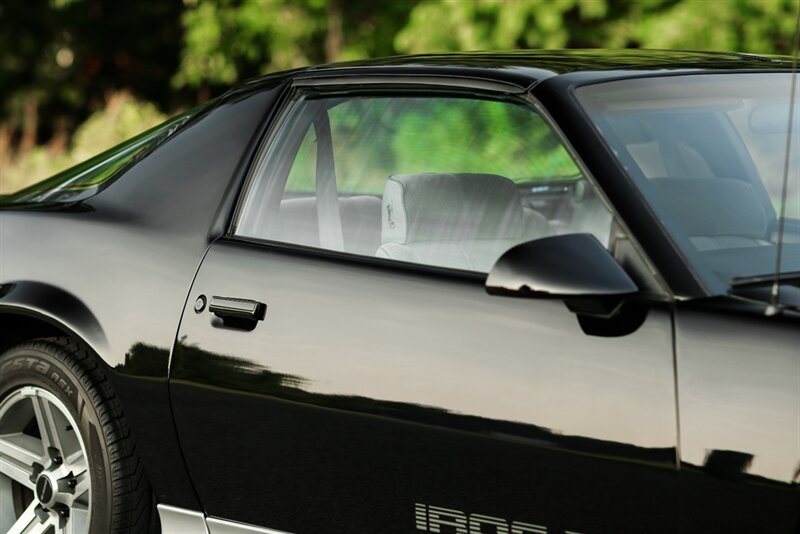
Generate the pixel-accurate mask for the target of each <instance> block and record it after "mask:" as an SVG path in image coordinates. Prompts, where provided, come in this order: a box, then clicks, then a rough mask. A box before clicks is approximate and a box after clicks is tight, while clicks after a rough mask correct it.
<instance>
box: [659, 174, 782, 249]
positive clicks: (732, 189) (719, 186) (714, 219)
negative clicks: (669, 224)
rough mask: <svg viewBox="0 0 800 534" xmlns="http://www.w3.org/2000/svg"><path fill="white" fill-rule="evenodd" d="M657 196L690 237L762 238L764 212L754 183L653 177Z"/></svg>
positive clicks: (733, 180)
mask: <svg viewBox="0 0 800 534" xmlns="http://www.w3.org/2000/svg"><path fill="white" fill-rule="evenodd" d="M649 183H650V185H651V186H652V187H653V189H654V190H655V192H656V195H657V196H658V199H659V200H660V201H661V202H662V203H663V204H664V206H665V207H666V208H667V209H668V210H669V211H670V214H671V215H672V216H673V217H674V218H675V219H676V220H677V221H678V223H679V224H680V225H681V227H682V228H683V231H684V232H685V233H686V235H687V236H689V237H695V236H745V237H752V238H756V239H758V238H763V237H764V236H765V234H766V233H767V214H766V213H765V211H764V207H763V206H762V205H761V201H760V200H759V199H758V195H756V192H755V190H754V189H753V186H751V185H750V184H748V183H747V182H743V181H741V180H735V179H732V178H654V179H652V180H650V181H649Z"/></svg>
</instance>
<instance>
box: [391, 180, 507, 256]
mask: <svg viewBox="0 0 800 534" xmlns="http://www.w3.org/2000/svg"><path fill="white" fill-rule="evenodd" d="M522 218H523V210H522V203H521V202H520V198H519V193H518V192H517V187H516V186H515V185H514V182H512V181H511V180H509V179H508V178H504V177H502V176H497V175H494V174H468V173H460V174H436V173H424V174H396V175H394V176H390V177H389V180H388V181H387V182H386V186H385V189H384V192H383V206H382V233H381V240H382V242H383V243H411V242H419V241H458V240H467V239H514V238H517V237H518V234H519V233H520V232H521V228H522V227H523V224H522Z"/></svg>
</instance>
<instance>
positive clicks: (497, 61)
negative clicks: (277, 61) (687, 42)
mask: <svg viewBox="0 0 800 534" xmlns="http://www.w3.org/2000/svg"><path fill="white" fill-rule="evenodd" d="M792 62H793V59H792V58H791V57H788V56H764V55H755V54H740V53H731V52H697V51H675V50H645V49H621V50H607V49H585V50H514V51H505V52H460V53H448V54H423V55H414V56H392V57H386V58H377V59H367V60H362V61H351V62H345V63H331V64H327V65H318V66H313V67H307V68H304V69H298V70H297V71H293V74H295V75H297V76H298V77H310V76H314V77H317V76H338V75H359V74H361V75H364V74H370V75H373V74H387V75H392V74H403V75H415V74H426V75H441V76H465V77H470V78H485V79H492V80H497V81H503V82H506V83H511V84H514V85H518V86H520V87H528V86H530V85H532V84H534V83H536V82H540V81H542V80H545V79H547V78H551V77H553V76H557V75H560V74H569V73H576V72H583V73H597V75H598V76H600V75H603V76H607V75H613V74H614V73H616V74H617V75H622V74H625V73H627V74H633V73H635V72H642V73H644V72H649V73H654V72H668V71H686V72H691V71H699V70H706V71H708V70H745V71H752V70H786V69H790V68H791V67H792ZM267 79H270V80H274V76H267V77H265V78H260V79H259V80H253V82H256V83H258V82H259V81H260V80H263V81H266V80H267ZM251 83H252V82H251ZM247 85H249V84H247Z"/></svg>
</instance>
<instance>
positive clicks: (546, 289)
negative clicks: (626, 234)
mask: <svg viewBox="0 0 800 534" xmlns="http://www.w3.org/2000/svg"><path fill="white" fill-rule="evenodd" d="M486 291H487V292H488V293H489V294H491V295H506V296H514V297H529V298H559V299H564V302H565V303H566V305H567V307H568V308H569V309H570V310H571V311H573V312H575V313H578V314H581V315H588V316H593V317H611V316H613V315H614V314H615V313H616V312H617V311H618V310H619V309H620V307H621V306H622V304H623V302H625V300H626V299H627V298H628V297H631V296H633V295H635V294H636V293H638V291H639V289H638V288H637V287H636V284H635V283H634V282H633V280H631V278H630V277H629V276H628V274H627V273H626V272H625V271H624V270H623V269H622V267H621V266H620V265H619V263H617V261H616V260H615V259H614V257H613V256H612V255H611V253H609V252H608V250H606V248H605V247H604V246H603V245H602V244H601V243H600V242H599V241H598V240H597V238H595V237H594V236H593V235H591V234H566V235H558V236H553V237H545V238H542V239H536V240H534V241H528V242H527V243H523V244H521V245H517V246H516V247H514V248H512V249H510V250H508V251H506V253H505V254H503V255H502V256H501V257H500V259H499V260H497V263H495V265H494V267H493V268H492V270H491V271H490V272H489V277H488V278H487V279H486Z"/></svg>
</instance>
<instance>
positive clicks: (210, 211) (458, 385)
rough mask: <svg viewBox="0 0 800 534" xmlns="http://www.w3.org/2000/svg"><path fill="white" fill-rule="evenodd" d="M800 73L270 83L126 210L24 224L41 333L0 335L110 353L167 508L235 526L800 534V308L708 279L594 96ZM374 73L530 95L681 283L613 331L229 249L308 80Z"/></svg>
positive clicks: (445, 291) (23, 271) (548, 70)
mask: <svg viewBox="0 0 800 534" xmlns="http://www.w3.org/2000/svg"><path fill="white" fill-rule="evenodd" d="M789 66H790V63H789V61H788V60H785V59H773V58H761V57H755V56H746V55H737V54H709V53H671V52H670V53H668V52H652V51H650V52H644V51H624V52H613V51H612V52H609V51H561V52H547V53H545V52H524V53H507V54H453V55H433V56H418V57H412V58H388V59H385V60H377V61H371V62H360V63H352V64H340V65H329V66H322V67H315V68H311V69H306V70H302V71H297V72H294V73H287V74H286V75H285V76H283V75H282V76H277V77H270V78H266V79H261V80H255V81H253V82H250V83H248V84H246V85H245V86H243V87H242V88H240V89H237V90H235V91H233V92H231V93H230V94H228V95H226V96H225V97H223V98H221V99H220V100H219V101H218V102H216V103H215V105H213V106H212V107H210V108H209V109H208V110H207V111H206V112H205V113H204V114H203V115H202V116H201V117H198V118H197V119H195V120H193V121H192V122H191V123H189V124H187V125H186V126H184V127H183V128H182V130H181V131H179V132H178V133H177V134H176V135H175V137H174V138H172V139H170V140H169V141H168V142H166V143H165V144H164V145H162V146H161V147H159V148H158V149H157V150H156V151H154V152H153V153H152V154H151V155H149V156H148V157H146V158H145V159H144V160H142V161H141V162H139V163H138V164H137V165H136V166H134V167H133V168H132V169H131V170H129V171H128V172H127V174H126V175H125V176H123V177H122V178H121V179H120V180H119V181H117V182H115V183H114V184H113V185H111V186H110V187H109V188H108V189H107V190H105V191H103V192H102V193H101V194H99V195H98V196H96V197H94V198H92V199H90V200H88V201H86V202H84V203H81V204H78V205H72V206H62V207H58V208H54V209H44V210H43V209H39V210H31V209H28V210H22V209H17V210H10V211H2V212H0V313H2V314H5V315H4V316H3V317H2V318H0V320H2V321H3V324H5V325H9V324H11V325H14V331H13V332H10V331H9V328H3V329H2V334H1V335H0V345H2V346H3V347H6V346H8V345H10V344H12V343H13V342H14V341H15V340H16V339H19V338H20V336H27V335H35V334H36V328H39V327H38V326H35V325H39V324H40V323H38V322H37V323H35V324H34V323H31V324H28V325H27V326H26V327H25V328H23V327H22V326H20V325H25V324H26V323H24V321H25V319H26V318H27V317H36V318H38V319H40V320H41V321H43V322H44V323H47V324H51V325H54V327H53V328H57V329H60V330H62V331H64V332H67V333H70V334H72V335H74V336H76V337H78V338H80V339H82V340H83V342H85V343H86V344H87V345H89V346H90V347H92V348H93V349H94V350H95V352H97V353H98V355H99V356H100V357H101V358H102V359H103V361H104V362H105V365H106V366H107V370H108V372H109V375H110V376H111V377H112V380H113V383H114V387H115V389H116V390H117V392H118V394H119V396H120V398H121V400H122V402H123V406H124V408H125V412H126V415H127V417H128V418H129V419H130V422H131V425H132V428H133V432H134V435H135V437H136V440H137V443H138V445H139V450H140V453H141V454H142V457H143V459H144V461H145V464H146V471H147V474H148V478H149V479H150V482H151V483H152V485H153V488H154V490H155V493H156V496H157V498H158V500H159V502H162V503H166V504H170V505H175V506H181V507H185V508H190V509H195V510H205V511H206V512H208V513H209V514H210V515H214V516H220V517H224V518H227V519H234V520H237V521H243V522H248V523H252V524H256V525H260V526H264V527H270V528H275V529H284V530H287V531H289V532H293V533H295V534H303V533H314V532H330V533H334V532H346V533H347V534H353V533H356V532H365V533H366V532H369V533H373V532H414V531H415V527H414V510H415V507H414V505H415V504H416V503H424V504H427V505H432V506H442V507H445V508H447V507H450V508H456V509H458V510H463V511H465V512H466V513H475V514H485V515H491V516H498V517H503V518H507V519H509V520H512V519H513V520H519V521H523V522H528V523H534V524H542V525H546V526H547V527H549V530H548V532H566V531H567V530H571V531H575V532H582V533H584V534H587V533H594V532H642V531H644V532H676V531H685V532H780V533H789V532H799V531H800V519H798V515H800V490H799V489H798V488H800V486H799V485H798V482H799V480H798V477H800V474H798V473H800V453H798V450H800V428H798V424H799V423H798V421H800V350H799V349H798V347H800V339H799V338H798V334H797V332H798V325H800V315H798V314H797V312H793V311H790V310H789V308H791V307H793V306H795V305H794V304H792V303H793V302H795V301H794V300H793V299H794V298H796V293H793V292H792V291H793V290H789V291H788V292H787V293H786V294H785V296H784V299H785V303H786V308H785V309H784V310H783V311H782V313H780V314H778V315H776V316H772V317H766V316H765V312H766V311H767V305H766V303H765V301H764V296H765V294H764V292H763V291H762V292H759V291H758V290H748V291H739V292H737V295H736V296H728V295H726V294H725V289H724V288H712V287H704V286H703V285H701V284H700V282H699V281H698V279H697V277H696V276H695V274H694V273H693V272H692V270H691V269H690V268H689V266H688V265H687V263H686V262H685V261H684V258H682V257H681V256H680V254H679V253H678V251H677V249H675V247H674V246H673V245H672V243H671V241H670V239H669V237H668V236H667V234H666V232H665V231H664V230H663V228H661V226H660V225H659V223H658V221H657V220H656V219H655V217H654V216H653V214H652V213H651V211H650V210H649V208H648V207H647V205H646V204H645V203H644V201H643V199H642V198H641V197H640V195H639V194H638V193H637V192H636V190H635V189H633V187H632V184H631V183H630V181H629V180H628V178H627V177H626V176H625V173H624V172H623V170H622V169H621V168H620V167H619V166H618V164H617V163H616V160H615V159H614V158H613V156H612V154H611V153H610V151H609V150H608V148H607V147H606V146H605V144H604V143H603V141H602V140H601V139H600V137H599V136H598V135H597V133H596V132H595V130H594V129H593V128H592V127H591V126H590V124H589V122H588V120H587V119H586V117H585V116H584V114H583V112H582V111H581V110H580V109H578V108H577V106H576V103H575V101H574V99H573V98H572V96H571V91H572V89H573V87H574V86H575V85H576V84H583V83H591V82H594V81H598V80H607V79H613V78H617V77H624V76H638V75H671V74H677V73H685V72H701V71H702V72H712V71H718V70H719V71H722V70H729V71H730V70H743V71H757V70H777V69H787V68H788V67H789ZM363 77H370V78H371V79H372V80H373V81H374V80H375V79H376V78H377V77H384V78H386V77H390V78H392V79H393V80H394V82H395V84H397V85H399V86H403V85H404V84H403V81H404V80H406V81H407V83H408V80H412V79H413V80H416V82H417V83H418V82H419V80H420V79H423V78H426V77H427V78H436V80H437V82H436V83H439V84H441V83H451V84H452V85H454V86H458V85H459V84H463V85H466V86H468V87H474V86H475V85H476V84H483V83H484V82H491V83H495V82H499V83H500V85H502V86H503V87H505V89H502V88H499V87H494V89H493V90H506V91H508V92H509V93H521V92H523V91H525V90H528V89H530V90H531V94H532V96H533V97H534V98H535V99H537V101H538V102H540V103H541V104H542V105H543V107H544V109H545V111H546V112H547V114H548V115H549V116H551V117H552V118H553V119H554V120H555V121H556V123H557V125H558V127H559V128H560V130H561V131H562V132H563V134H564V136H565V137H566V139H567V140H568V142H569V144H570V145H571V146H572V147H573V148H574V149H575V150H576V151H577V153H578V154H579V155H580V157H581V159H582V161H583V163H584V164H585V165H586V167H587V168H588V169H589V171H591V174H592V175H593V176H594V178H595V179H596V181H597V182H598V183H599V184H600V186H601V187H602V189H603V191H604V193H605V195H606V196H607V197H608V199H609V200H610V202H611V204H612V205H613V206H614V208H615V209H616V211H617V213H618V214H619V215H621V217H622V218H623V219H624V221H625V223H626V226H627V228H628V229H629V230H630V232H631V234H632V235H633V237H634V238H635V239H636V241H637V242H638V243H639V245H641V247H642V248H643V249H644V251H645V252H646V253H647V256H648V257H649V259H650V260H651V261H652V262H653V264H654V265H655V266H656V267H657V272H656V273H654V274H652V279H648V278H647V276H649V275H641V274H637V276H638V277H639V278H634V279H635V280H636V284H637V285H638V286H639V287H641V288H643V289H644V288H645V287H657V286H659V285H660V284H661V280H660V279H659V278H663V281H664V284H663V285H665V286H666V287H667V288H668V291H667V292H666V294H662V295H659V296H658V297H656V296H655V295H654V294H653V292H647V291H643V292H642V295H641V296H642V297H643V298H642V301H641V302H638V303H637V308H635V309H633V310H632V311H630V314H631V315H632V316H634V318H635V319H636V320H631V321H629V322H628V323H626V324H625V325H624V326H625V327H626V328H623V329H622V330H620V331H619V332H617V333H616V334H614V335H610V336H608V337H599V335H598V334H596V333H592V330H591V329H592V328H600V329H601V330H602V329H604V328H606V329H607V328H608V325H607V324H605V323H604V324H601V325H600V326H598V325H597V324H596V323H586V322H585V321H583V320H581V318H579V317H576V315H575V314H573V313H571V312H570V311H569V310H568V309H567V308H566V307H565V306H564V303H563V302H561V301H559V300H557V299H554V300H531V299H510V298H500V297H495V296H490V295H487V294H486V293H485V289H484V286H483V284H484V280H481V279H476V278H475V277H474V276H471V277H470V276H466V275H464V274H463V273H449V272H446V271H441V270H433V269H431V270H426V269H424V268H402V267H399V266H395V265H392V264H391V263H390V262H378V261H373V262H362V261H359V260H358V259H354V258H350V257H347V256H344V255H336V254H328V253H318V252H315V251H309V250H297V249H294V248H293V247H285V246H279V245H275V244H247V243H243V242H239V241H236V240H233V239H230V236H228V238H222V239H221V236H223V235H224V234H225V233H226V231H227V229H228V228H229V227H230V223H231V217H232V214H233V212H234V204H235V203H236V200H237V197H238V195H239V192H240V190H241V187H242V184H243V182H244V177H245V174H246V172H247V169H248V167H249V165H250V163H251V160H252V158H253V155H254V153H255V151H256V149H257V147H258V145H259V143H260V141H261V139H263V138H264V135H265V132H266V131H267V130H268V128H269V125H270V120H271V118H272V117H274V116H275V115H276V114H277V113H279V111H280V108H281V105H282V103H281V102H282V98H283V97H282V95H284V94H285V83H284V82H286V81H287V80H288V78H295V79H299V78H302V79H304V81H303V83H304V84H306V85H309V84H310V85H313V84H314V83H315V81H314V80H317V81H318V82H319V83H320V84H330V83H335V84H339V85H347V84H348V83H353V84H358V81H359V79H362V78H363ZM491 83H490V84H489V85H491ZM495 85H496V84H495ZM622 263H623V265H626V267H628V274H631V275H633V273H632V272H631V270H630V268H629V266H628V264H626V262H622ZM645 272H646V270H645ZM642 276H643V277H644V278H641V277H642ZM195 277H196V278H195ZM201 295H204V296H205V297H206V298H208V299H211V298H212V297H213V296H222V297H228V298H240V299H247V300H251V301H255V302H258V303H264V304H266V306H267V307H266V313H265V315H264V316H263V321H257V324H255V327H254V328H252V329H250V330H249V331H248V330H242V329H240V328H230V326H231V325H225V324H224V323H223V322H222V321H221V320H218V319H219V318H216V317H215V316H214V314H213V313H212V312H211V311H210V310H209V309H208V307H203V309H201V310H200V311H199V312H196V311H195V309H194V303H195V300H196V299H197V298H198V297H199V296H201ZM673 296H674V297H676V298H671V297H673ZM795 309H796V307H795ZM11 317H13V320H12V319H9V318H11ZM587 324H588V326H587ZM398 325H401V326H399V327H398ZM233 326H235V325H233ZM587 329H588V330H587ZM39 332H46V333H47V334H49V333H50V332H51V331H50V330H46V331H45V330H39ZM176 333H177V336H176ZM168 373H169V376H170V380H169V385H168V383H167V377H168ZM173 411H174V414H173ZM173 415H174V419H173ZM776 444H781V445H780V446H777V445H776ZM231 457H233V458H234V460H231ZM184 462H185V463H184ZM792 466H796V469H797V472H795V473H794V474H793V473H792V472H791V471H792Z"/></svg>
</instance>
